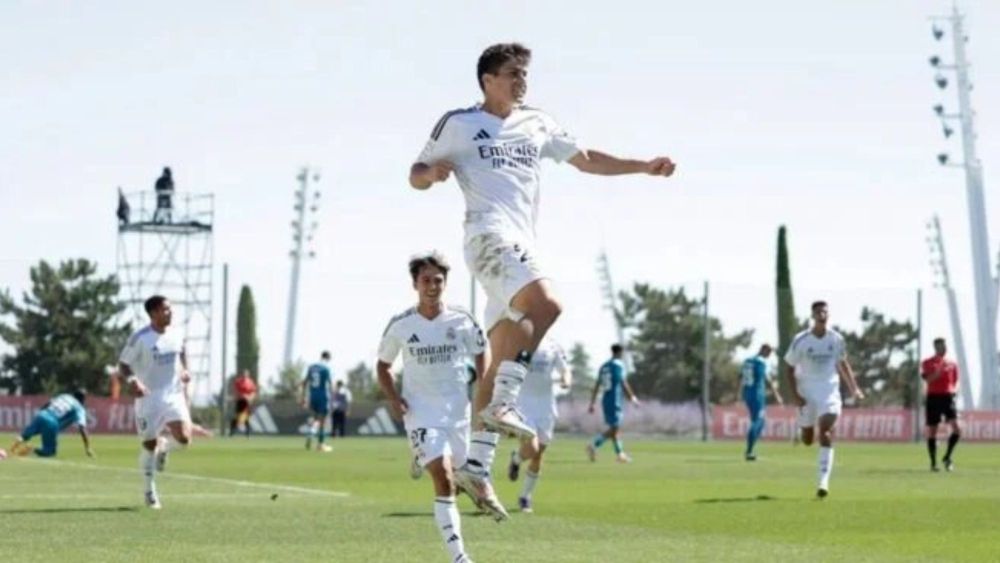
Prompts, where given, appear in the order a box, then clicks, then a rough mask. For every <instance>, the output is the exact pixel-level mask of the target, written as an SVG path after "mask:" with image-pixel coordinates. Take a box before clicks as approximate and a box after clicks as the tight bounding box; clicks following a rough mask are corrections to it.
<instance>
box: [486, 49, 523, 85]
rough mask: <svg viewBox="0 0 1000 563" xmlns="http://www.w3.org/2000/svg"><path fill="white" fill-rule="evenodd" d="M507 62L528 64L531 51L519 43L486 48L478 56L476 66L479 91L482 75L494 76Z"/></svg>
mask: <svg viewBox="0 0 1000 563" xmlns="http://www.w3.org/2000/svg"><path fill="white" fill-rule="evenodd" d="M507 61H517V62H520V63H524V64H528V63H529V62H531V49H529V48H527V47H525V46H524V45H521V44H520V43H497V44H496V45H490V46H489V47H487V48H486V50H485V51H483V54H482V55H479V62H478V63H477V64H476V79H477V80H479V89H480V90H482V89H483V75H484V74H496V73H497V72H499V70H500V67H502V66H503V65H504V63H506V62H507Z"/></svg>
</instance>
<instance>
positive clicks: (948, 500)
mask: <svg viewBox="0 0 1000 563" xmlns="http://www.w3.org/2000/svg"><path fill="white" fill-rule="evenodd" d="M0 438H2V439H3V441H2V442H0V443H3V444H4V445H6V444H9V443H10V442H11V441H12V440H13V436H9V435H8V436H0ZM584 444H585V442H584V440H583V439H582V438H570V437H559V438H558V439H557V441H556V443H555V444H554V445H553V447H552V449H551V450H550V451H549V453H548V456H549V457H548V459H547V464H546V466H545V468H544V471H543V475H542V479H541V480H540V482H539V487H538V490H537V491H536V495H535V513H534V514H525V515H522V514H518V513H515V512H512V517H511V520H510V521H508V522H506V523H503V524H496V523H494V522H493V521H492V520H490V519H489V518H486V517H482V516H476V515H475V514H474V511H473V508H472V506H471V504H470V503H469V502H468V500H467V499H462V500H460V501H459V503H460V507H461V509H462V524H463V532H464V536H465V543H466V548H467V550H468V551H469V553H470V555H472V557H473V558H474V559H475V560H476V561H477V562H479V563H482V562H487V563H488V562H501V561H502V562H507V561H544V562H555V561H581V562H583V561H587V562H591V561H616V562H620V561H641V562H650V561H712V562H716V561H775V560H784V561H806V560H808V561H811V562H818V561H852V562H853V561H996V560H998V559H1000V532H998V530H1000V528H998V522H1000V520H998V515H1000V455H998V453H1000V451H998V447H997V446H995V445H970V444H959V447H958V450H957V452H956V455H955V460H956V466H957V470H956V471H955V472H954V473H943V472H942V473H934V474H932V473H930V472H929V471H928V467H927V465H928V463H927V460H926V453H925V451H924V447H923V444H910V445H878V444H852V443H842V444H838V446H837V455H836V465H835V468H834V473H833V480H832V483H831V495H830V497H829V498H827V499H825V500H822V501H819V500H815V498H814V494H815V490H814V486H815V473H816V449H815V448H805V447H803V446H795V447H793V446H791V445H788V444H783V443H782V444H776V443H765V444H763V447H762V448H761V449H760V460H759V461H757V462H755V463H747V462H745V461H743V459H742V456H741V453H742V444H740V443H736V442H729V443H710V444H701V443H690V442H665V441H639V440H633V441H629V442H627V443H626V447H627V449H628V450H629V451H630V453H631V454H632V455H633V457H634V458H635V462H634V463H632V464H630V465H621V464H617V463H615V462H614V461H613V459H612V458H613V455H612V451H611V449H610V448H609V445H605V447H604V449H603V451H601V454H600V455H601V457H600V458H599V460H598V462H597V463H593V464H592V463H590V462H588V461H587V460H586V458H585V455H584V453H583V446H584ZM94 446H95V449H96V450H97V452H98V455H99V456H100V458H99V459H96V460H88V459H87V458H86V457H84V456H83V452H82V447H81V445H80V444H79V442H78V440H77V438H76V437H75V436H74V435H72V434H70V435H65V436H62V437H61V439H60V457H59V459H57V460H36V459H27V458H26V459H8V460H6V461H2V462H0V531H2V532H3V544H4V545H3V547H4V553H6V554H8V555H10V556H11V557H9V558H8V557H7V556H6V555H5V556H3V557H2V559H3V560H5V561H6V560H10V561H59V560H84V561H183V562H185V563H192V562H195V561H234V562H236V561H239V562H241V563H242V562H246V561H338V562H340V561H346V562H354V561H359V562H370V561H392V562H402V561H421V562H422V561H430V562H435V561H441V562H446V561H448V557H447V554H446V552H445V550H444V547H443V546H442V544H441V539H440V537H439V536H438V533H437V530H436V529H435V526H434V521H433V517H432V506H433V491H432V488H431V483H430V481H429V479H427V478H426V477H424V478H423V479H422V480H420V481H416V482H415V481H411V480H410V478H409V477H408V476H407V473H408V468H409V457H408V451H407V447H406V444H405V442H404V441H403V440H402V439H389V438H371V439H362V438H349V439H347V440H338V441H336V442H334V451H333V452H332V453H329V454H320V453H316V452H307V451H305V449H304V448H303V441H302V440H301V439H298V438H264V437H254V438H252V439H250V440H246V439H242V438H235V439H225V438H222V439H219V438H216V439H211V440H200V441H198V442H196V443H195V444H194V446H193V447H192V448H191V449H190V450H189V451H185V452H178V453H175V454H172V455H171V458H170V461H169V464H168V466H167V472H166V473H164V474H162V475H161V476H160V477H159V478H158V486H159V489H160V495H161V500H162V501H163V504H164V508H163V510H162V511H160V512H152V511H148V510H146V509H145V508H144V507H143V506H142V499H141V494H140V491H141V488H142V485H141V477H140V475H139V473H138V470H137V469H136V465H137V462H136V458H137V452H138V450H137V448H138V442H137V440H136V439H135V438H134V437H108V436H97V437H95V440H94ZM512 446H513V442H512V441H507V442H504V443H502V449H501V450H500V452H499V454H498V456H497V457H498V463H497V465H496V467H494V470H495V473H496V474H497V483H498V492H499V494H500V497H501V499H502V500H503V501H504V502H505V503H506V504H507V505H508V507H510V506H513V505H516V498H517V493H518V491H519V487H520V483H517V484H512V483H510V482H508V481H507V480H506V477H505V474H506V471H505V465H506V464H505V463H500V461H504V462H505V461H506V458H507V456H508V455H509V451H510V448H511V447H512ZM275 495H277V496H276V498H274V500H272V497H275Z"/></svg>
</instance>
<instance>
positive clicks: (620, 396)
mask: <svg viewBox="0 0 1000 563" xmlns="http://www.w3.org/2000/svg"><path fill="white" fill-rule="evenodd" d="M624 353H625V349H624V348H622V346H621V345H620V344H615V345H613V346H612V347H611V359H610V360H608V361H607V362H604V365H602V366H601V369H600V371H599V372H598V374H597V383H596V384H595V385H594V392H593V394H591V396H590V408H589V412H591V413H592V412H594V403H595V402H596V401H597V393H598V391H600V390H601V389H603V390H604V393H603V395H602V396H601V409H602V410H603V411H604V422H605V424H607V425H608V429H607V430H606V431H605V432H604V433H602V434H599V435H597V437H595V438H594V441H593V442H592V443H590V444H587V455H588V456H589V457H590V461H595V460H596V459H597V448H600V447H601V446H602V445H603V444H604V441H605V440H607V439H611V440H612V442H613V443H614V446H615V454H617V456H618V461H620V462H622V463H627V462H629V461H632V458H630V457H629V456H628V455H627V454H626V453H625V449H624V447H623V445H622V441H621V438H620V437H619V427H620V426H621V422H622V412H623V410H624V407H625V395H628V398H629V400H630V401H632V403H633V404H635V405H638V404H639V400H638V399H636V397H635V393H633V392H632V387H631V386H629V384H628V380H627V379H626V378H625V362H624V361H623V360H622V358H623V356H624Z"/></svg>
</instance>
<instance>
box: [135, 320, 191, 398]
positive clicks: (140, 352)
mask: <svg viewBox="0 0 1000 563" xmlns="http://www.w3.org/2000/svg"><path fill="white" fill-rule="evenodd" d="M182 342H183V339H179V338H177V337H176V335H174V333H173V332H172V331H171V330H170V329H169V327H168V328H167V330H166V331H164V333H163V334H160V333H159V332H156V331H155V330H153V327H152V326H146V327H144V328H141V329H139V330H137V331H136V332H134V333H133V334H132V336H131V337H129V339H128V341H127V342H126V344H125V348H124V349H123V350H122V353H121V356H120V357H119V361H120V362H121V363H123V364H125V365H127V366H128V367H130V368H132V372H133V373H134V374H135V376H136V377H138V378H139V381H141V382H142V384H143V385H145V386H146V388H147V389H148V390H149V393H150V395H155V396H160V395H168V394H170V393H181V392H182V391H183V384H182V383H181V378H180V375H181V367H182V365H181V354H182V353H183V351H184V345H183V344H182Z"/></svg>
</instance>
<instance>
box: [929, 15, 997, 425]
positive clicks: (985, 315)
mask: <svg viewBox="0 0 1000 563" xmlns="http://www.w3.org/2000/svg"><path fill="white" fill-rule="evenodd" d="M932 19H934V20H935V22H937V21H942V20H943V21H946V22H947V23H949V24H950V26H951V43H952V49H953V50H954V57H955V60H954V64H950V65H947V64H942V62H941V59H940V57H938V56H936V55H935V56H932V57H931V58H930V60H929V62H930V64H931V66H932V67H934V69H935V70H936V75H935V77H934V82H935V83H936V84H937V85H938V87H939V88H940V89H942V90H944V89H945V88H947V87H948V79H947V78H946V77H945V75H944V74H943V72H942V71H949V72H953V73H954V75H955V89H956V90H957V93H958V105H959V111H958V113H957V114H947V113H946V112H945V111H944V107H943V105H941V104H938V105H936V106H934V112H935V113H936V114H937V115H938V116H939V117H940V118H941V120H942V125H943V131H944V133H945V137H950V132H949V131H950V128H949V127H948V121H951V120H958V121H959V124H960V125H961V132H962V155H963V159H964V162H963V163H962V164H961V167H962V168H963V169H964V171H965V186H966V194H967V200H968V201H967V203H968V208H969V230H970V240H971V243H972V270H973V282H974V286H975V295H976V325H977V328H978V335H979V356H980V360H979V361H980V366H981V374H982V375H981V377H982V379H981V380H980V395H979V406H980V407H981V408H992V409H995V408H998V407H1000V396H998V390H1000V385H998V378H1000V369H998V368H1000V361H998V358H997V334H996V312H995V311H996V300H997V291H996V282H995V281H994V279H993V273H992V270H993V268H992V267H991V265H990V261H991V257H990V255H989V242H988V241H989V232H988V228H987V221H986V202H985V197H984V195H983V169H982V162H981V161H980V160H979V157H978V156H977V154H976V132H975V126H974V123H973V119H974V117H975V112H974V111H973V110H972V101H971V99H970V96H969V92H970V91H971V90H972V83H971V81H970V79H969V63H968V59H967V58H966V53H965V44H966V42H967V41H968V36H967V35H966V33H965V31H964V28H963V20H964V16H963V15H962V14H961V13H960V12H959V11H958V7H957V6H954V7H953V8H952V13H951V15H949V16H943V17H937V18H932ZM932 33H933V36H934V39H935V40H937V41H941V40H942V39H943V38H944V36H945V35H946V32H945V30H944V29H943V28H941V27H938V26H937V23H935V24H934V26H933V28H932ZM938 161H939V162H940V163H941V164H942V165H948V155H947V154H940V155H938ZM967 373H968V372H967Z"/></svg>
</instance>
